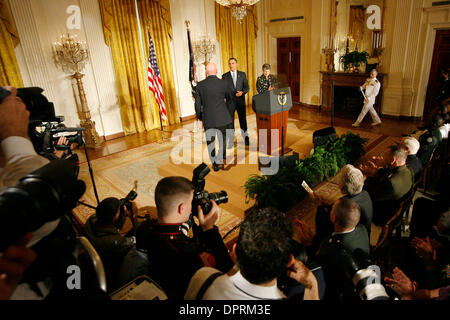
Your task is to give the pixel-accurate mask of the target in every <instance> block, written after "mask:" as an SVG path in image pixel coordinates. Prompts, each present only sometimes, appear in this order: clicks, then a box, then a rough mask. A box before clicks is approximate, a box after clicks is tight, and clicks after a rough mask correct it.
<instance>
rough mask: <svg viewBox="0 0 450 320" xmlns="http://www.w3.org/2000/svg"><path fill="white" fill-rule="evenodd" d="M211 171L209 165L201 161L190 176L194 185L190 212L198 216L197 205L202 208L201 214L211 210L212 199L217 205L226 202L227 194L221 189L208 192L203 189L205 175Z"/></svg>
mask: <svg viewBox="0 0 450 320" xmlns="http://www.w3.org/2000/svg"><path fill="white" fill-rule="evenodd" d="M210 171H211V169H209V167H208V166H207V165H206V164H205V163H202V164H201V165H199V166H198V167H197V168H195V169H194V176H193V177H192V184H193V185H194V198H193V200H192V214H193V215H194V216H198V210H197V206H200V207H201V208H202V211H203V214H205V215H206V214H208V213H209V212H210V211H211V208H212V203H211V200H214V201H215V202H216V203H217V204H218V205H219V204H221V203H227V202H228V194H227V192H226V191H224V190H222V191H220V192H214V193H209V192H208V191H206V190H204V189H205V183H206V182H205V177H206V175H207V174H208V173H209V172H210Z"/></svg>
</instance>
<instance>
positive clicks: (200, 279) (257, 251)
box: [185, 208, 319, 300]
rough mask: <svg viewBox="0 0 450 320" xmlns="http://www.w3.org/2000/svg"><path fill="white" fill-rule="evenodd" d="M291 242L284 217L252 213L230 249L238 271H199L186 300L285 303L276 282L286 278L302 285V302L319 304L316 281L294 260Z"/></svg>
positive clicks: (273, 212)
mask: <svg viewBox="0 0 450 320" xmlns="http://www.w3.org/2000/svg"><path fill="white" fill-rule="evenodd" d="M291 239H292V226H291V222H290V221H289V219H288V218H287V217H286V215H285V214H284V213H281V212H279V211H277V210H275V209H273V208H265V209H258V210H255V211H254V212H252V213H251V214H249V215H247V217H245V219H244V222H243V223H242V225H241V227H240V231H239V239H238V241H237V244H236V245H235V246H233V253H234V255H235V257H236V260H237V263H236V267H235V268H236V269H238V270H236V271H235V270H233V271H235V272H229V273H228V274H222V273H220V272H218V270H215V269H213V268H201V269H200V270H198V271H197V272H196V273H195V275H194V276H193V277H192V279H191V281H190V283H189V287H188V289H187V291H186V294H185V299H186V300H200V299H201V300H273V299H284V298H286V296H285V295H284V293H283V292H282V291H280V289H279V288H277V279H279V278H280V277H281V276H282V275H284V274H286V276H288V277H289V278H292V279H294V280H295V281H296V282H298V283H300V284H302V285H304V288H305V289H304V295H303V300H319V287H318V282H317V279H316V277H315V276H314V274H313V273H312V272H311V271H310V270H309V269H308V268H307V267H306V266H305V265H304V264H303V263H302V262H301V261H299V260H296V259H295V258H294V255H293V252H294V250H293V243H292V242H291ZM211 281H212V282H211Z"/></svg>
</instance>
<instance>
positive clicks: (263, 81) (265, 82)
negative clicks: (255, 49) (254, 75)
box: [256, 63, 276, 93]
mask: <svg viewBox="0 0 450 320" xmlns="http://www.w3.org/2000/svg"><path fill="white" fill-rule="evenodd" d="M262 70H263V74H262V75H260V76H259V77H258V79H257V80H256V90H258V93H263V92H265V91H270V90H273V89H275V88H274V86H275V81H276V78H275V77H274V76H273V75H271V74H270V64H267V63H265V64H263V66H262Z"/></svg>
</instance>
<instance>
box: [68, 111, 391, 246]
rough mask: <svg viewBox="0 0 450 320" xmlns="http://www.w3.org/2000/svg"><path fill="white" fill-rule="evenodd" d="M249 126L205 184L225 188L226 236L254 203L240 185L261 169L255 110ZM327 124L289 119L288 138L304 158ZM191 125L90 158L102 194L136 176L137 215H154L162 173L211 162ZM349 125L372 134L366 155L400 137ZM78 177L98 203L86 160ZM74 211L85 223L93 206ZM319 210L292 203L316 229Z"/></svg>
mask: <svg viewBox="0 0 450 320" xmlns="http://www.w3.org/2000/svg"><path fill="white" fill-rule="evenodd" d="M235 125H236V128H239V123H238V121H237V120H236V123H235ZM248 127H249V135H250V140H251V146H250V148H247V150H245V147H244V146H243V141H242V140H243V139H242V137H241V136H240V134H239V133H238V134H237V137H236V144H237V148H235V150H238V151H235V150H233V149H231V150H227V164H226V165H225V170H224V171H219V172H214V171H211V172H210V173H209V174H208V175H207V176H206V187H205V190H208V191H209V192H216V191H220V190H226V191H227V193H228V196H229V201H228V203H226V204H222V205H220V208H221V215H220V219H219V221H218V224H217V225H218V226H219V230H220V232H221V234H222V236H224V235H226V234H227V233H228V232H229V231H230V230H232V229H233V227H235V226H236V225H238V224H239V223H240V222H241V221H242V219H243V218H244V214H245V211H246V210H247V209H249V208H251V207H252V206H253V203H252V202H251V201H250V202H248V201H247V199H246V198H245V190H244V188H243V187H242V186H243V185H244V183H245V181H246V179H247V177H248V176H249V175H251V174H259V171H258V165H257V159H258V153H257V151H256V142H257V135H256V120H255V116H253V115H251V116H248ZM323 127H325V126H324V125H321V124H317V123H308V122H304V121H298V120H294V119H289V121H288V128H287V132H288V134H287V138H286V144H287V146H288V147H289V148H291V149H293V150H294V151H296V152H298V153H299V154H300V158H303V157H305V156H307V155H309V153H310V150H311V148H312V147H313V143H312V134H313V132H314V131H315V130H318V129H321V128H323ZM192 129H193V123H191V124H188V125H185V126H184V127H183V129H181V130H177V131H174V132H172V134H171V138H170V139H165V141H164V142H163V143H152V144H149V145H145V146H142V147H139V148H135V149H130V150H127V151H123V152H119V153H116V154H113V155H110V156H107V157H104V158H100V159H96V160H94V161H91V167H92V170H93V174H94V177H95V184H96V187H97V191H98V195H99V198H100V200H101V199H104V198H107V197H118V198H123V197H125V195H126V194H127V193H128V192H129V191H130V190H131V189H132V188H133V187H134V181H138V189H137V193H138V197H137V198H136V202H137V205H138V207H139V208H140V209H139V215H141V216H143V215H146V214H150V216H151V217H156V208H155V202H154V190H155V187H156V184H157V183H158V181H159V180H160V179H161V178H163V177H167V176H174V175H175V176H184V177H186V178H188V179H189V180H191V179H192V172H193V170H194V168H195V167H197V166H198V165H199V164H200V163H201V162H202V159H203V162H205V163H207V164H210V160H209V158H208V156H207V150H206V144H205V139H204V134H203V133H202V132H197V133H195V134H193V133H192V132H191V130H192ZM335 129H336V132H337V134H338V135H342V134H344V133H346V132H347V131H349V129H346V128H340V127H336V128H335ZM351 131H352V132H354V133H359V134H360V135H361V137H364V138H368V139H369V142H368V144H367V146H366V151H367V156H372V155H377V154H381V153H382V152H383V150H385V148H386V147H387V146H389V145H391V144H393V143H394V142H396V141H398V140H399V139H400V138H397V137H388V136H384V135H381V134H376V133H371V132H366V131H363V130H355V129H351ZM233 152H235V154H233ZM233 162H234V163H233ZM80 179H82V180H84V181H85V182H86V185H87V191H86V193H85V195H84V196H83V198H82V199H81V200H82V201H84V202H86V203H89V204H91V205H95V203H96V201H95V195H94V191H93V187H92V182H91V179H90V174H89V170H88V166H87V163H83V164H82V165H81V170H80ZM315 189H316V191H317V192H318V193H320V194H321V195H324V196H325V197H327V198H330V199H334V198H336V197H338V196H339V188H338V186H337V185H336V184H335V183H334V182H333V179H332V180H331V181H326V182H323V183H322V184H320V185H318V186H317V187H316V188H315ZM74 211H75V213H76V216H77V217H78V219H79V221H80V222H81V223H84V222H85V221H86V219H87V218H88V217H89V216H90V215H91V214H92V213H93V212H94V210H92V209H89V208H87V207H85V206H79V207H77V208H76V209H75V210H74ZM315 211H316V207H315V205H314V203H313V202H312V201H311V200H310V199H305V200H303V201H301V202H300V203H299V204H298V205H297V206H296V207H295V208H293V209H292V210H291V211H290V212H289V215H290V217H296V218H300V219H302V220H304V221H305V222H306V223H307V224H308V225H309V226H310V227H311V228H312V230H314V229H315V225H314V215H315ZM238 232H239V229H238V228H236V229H235V231H234V232H232V233H231V234H229V236H227V237H226V239H225V242H226V243H227V245H228V246H231V245H232V244H233V243H234V242H235V241H236V239H237V235H238Z"/></svg>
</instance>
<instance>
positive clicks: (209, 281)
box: [195, 271, 223, 300]
mask: <svg viewBox="0 0 450 320" xmlns="http://www.w3.org/2000/svg"><path fill="white" fill-rule="evenodd" d="M221 275H223V273H222V272H220V271H218V272H215V273H213V274H212V275H210V276H209V277H208V278H207V279H206V280H205V282H203V284H202V286H201V287H200V289H199V290H198V292H197V296H196V297H195V300H202V298H203V295H204V294H205V292H206V290H208V288H209V287H210V286H211V285H212V283H213V282H214V280H216V279H217V278H218V277H220V276H221Z"/></svg>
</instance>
